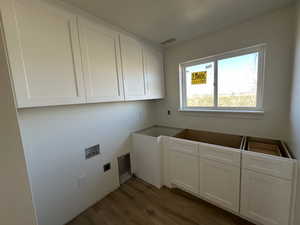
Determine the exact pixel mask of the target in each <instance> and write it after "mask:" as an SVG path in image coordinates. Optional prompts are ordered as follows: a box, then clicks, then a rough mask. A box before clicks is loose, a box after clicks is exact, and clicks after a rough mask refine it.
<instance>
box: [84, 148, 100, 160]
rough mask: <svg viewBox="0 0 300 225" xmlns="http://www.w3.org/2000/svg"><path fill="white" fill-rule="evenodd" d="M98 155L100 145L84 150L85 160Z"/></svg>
mask: <svg viewBox="0 0 300 225" xmlns="http://www.w3.org/2000/svg"><path fill="white" fill-rule="evenodd" d="M99 154H100V145H94V146H92V147H89V148H86V149H85V159H90V158H92V157H94V156H96V155H99Z"/></svg>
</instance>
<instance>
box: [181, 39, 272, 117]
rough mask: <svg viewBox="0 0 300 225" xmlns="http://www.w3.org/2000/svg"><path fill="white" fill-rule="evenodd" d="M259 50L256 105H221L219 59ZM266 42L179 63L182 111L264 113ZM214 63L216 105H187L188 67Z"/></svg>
mask: <svg viewBox="0 0 300 225" xmlns="http://www.w3.org/2000/svg"><path fill="white" fill-rule="evenodd" d="M255 52H258V54H259V56H258V57H259V58H258V69H257V71H258V74H257V93H256V107H219V106H217V105H218V61H219V60H222V59H226V58H231V57H237V56H242V55H246V54H251V53H255ZM265 55H266V44H260V45H255V46H252V47H247V48H242V49H238V50H233V51H228V52H225V53H222V54H217V55H214V56H209V57H204V58H200V59H196V60H191V61H187V62H184V63H180V64H179V88H180V109H179V110H180V111H203V112H241V113H243V112H245V113H263V112H264V107H263V106H264V105H263V90H264V70H265ZM209 62H213V63H214V106H212V107H190V106H187V90H186V73H185V71H186V67H188V66H193V65H198V64H205V63H209Z"/></svg>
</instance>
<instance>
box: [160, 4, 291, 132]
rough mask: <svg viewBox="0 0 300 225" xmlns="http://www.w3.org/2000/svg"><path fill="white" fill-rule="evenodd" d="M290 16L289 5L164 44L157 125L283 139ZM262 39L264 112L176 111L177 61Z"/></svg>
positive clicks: (286, 114) (177, 98) (242, 46)
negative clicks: (163, 94)
mask: <svg viewBox="0 0 300 225" xmlns="http://www.w3.org/2000/svg"><path fill="white" fill-rule="evenodd" d="M293 17H294V9H293V7H289V8H284V9H281V10H277V11H274V12H271V13H269V14H267V15H264V16H261V17H257V18H255V19H253V20H250V21H248V22H245V23H243V24H240V25H236V26H233V27H230V28H228V29H225V30H223V31H220V32H217V33H213V34H209V35H207V36H204V37H200V38H197V39H194V40H191V41H187V42H183V43H179V44H177V45H175V46H171V47H170V48H168V49H167V50H166V56H165V57H166V84H167V99H166V100H165V101H162V102H161V103H160V104H158V112H157V115H159V116H158V117H157V118H158V120H159V124H160V125H169V126H175V127H182V128H185V127H188V128H194V129H202V130H211V131H220V132H228V133H236V134H245V135H257V136H265V137H275V138H283V137H285V136H286V131H287V129H285V127H286V123H287V116H288V111H289V110H288V108H289V87H290V79H291V71H292V70H291V61H292V48H293V32H294V30H293V29H294V27H293V19H294V18H293ZM199 29H201V27H199ZM261 43H266V44H267V54H266V73H265V90H264V102H265V104H264V108H265V114H264V115H262V116H249V115H237V114H230V115H229V114H220V113H190V112H189V113H187V112H184V113H183V112H178V109H179V84H178V74H179V72H178V67H179V66H178V65H179V63H181V62H185V61H188V60H192V59H197V58H201V57H206V56H211V55H215V54H218V53H223V52H226V51H229V50H234V49H239V48H245V47H249V46H252V45H256V44H261ZM168 109H170V110H171V115H170V116H168V115H167V110H168Z"/></svg>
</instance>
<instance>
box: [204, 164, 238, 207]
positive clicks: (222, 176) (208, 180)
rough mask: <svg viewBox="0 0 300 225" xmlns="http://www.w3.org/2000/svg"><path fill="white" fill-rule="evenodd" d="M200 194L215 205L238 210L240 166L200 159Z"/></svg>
mask: <svg viewBox="0 0 300 225" xmlns="http://www.w3.org/2000/svg"><path fill="white" fill-rule="evenodd" d="M200 195H201V196H202V197H204V198H206V199H208V200H210V201H212V202H215V203H216V204H217V205H220V206H222V207H225V208H228V209H230V210H232V211H235V212H238V211H239V195H240V168H239V167H235V166H231V165H226V164H223V163H219V162H216V161H212V160H206V159H200Z"/></svg>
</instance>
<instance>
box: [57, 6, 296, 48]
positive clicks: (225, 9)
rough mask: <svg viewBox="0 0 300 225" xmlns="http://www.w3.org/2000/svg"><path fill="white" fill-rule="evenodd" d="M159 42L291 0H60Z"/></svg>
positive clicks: (224, 24)
mask: <svg viewBox="0 0 300 225" xmlns="http://www.w3.org/2000/svg"><path fill="white" fill-rule="evenodd" d="M62 1H64V2H67V3H71V4H73V5H75V6H77V7H79V8H81V9H84V10H86V11H88V12H90V13H92V14H94V15H95V16H98V17H100V18H102V19H104V20H106V21H107V22H109V23H111V24H114V25H117V26H119V27H122V28H123V29H125V30H127V31H129V32H132V33H134V34H136V35H139V36H140V37H142V38H145V39H148V40H150V41H153V42H156V43H160V42H162V41H165V40H167V39H170V38H176V39H177V41H182V40H188V39H192V38H194V37H195V36H199V35H204V34H207V33H210V32H214V31H217V30H219V29H222V28H224V27H227V26H230V25H233V24H237V23H240V22H242V21H244V20H246V19H249V18H252V17H255V16H257V15H260V14H263V13H265V12H268V11H270V10H273V9H276V8H280V7H284V6H285V5H288V4H289V3H291V2H293V0H62Z"/></svg>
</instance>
